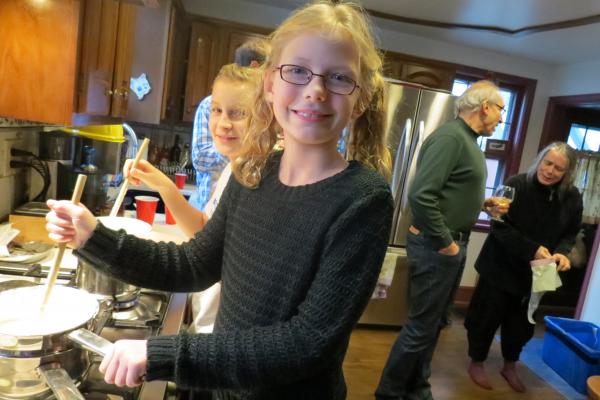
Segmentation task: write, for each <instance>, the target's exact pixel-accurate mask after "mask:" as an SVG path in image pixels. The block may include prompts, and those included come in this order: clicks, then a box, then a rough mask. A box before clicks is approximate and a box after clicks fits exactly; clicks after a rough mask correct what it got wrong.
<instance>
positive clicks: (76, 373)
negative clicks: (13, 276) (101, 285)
mask: <svg viewBox="0 0 600 400" xmlns="http://www.w3.org/2000/svg"><path fill="white" fill-rule="evenodd" d="M43 294H44V287H43V286H35V287H22V288H17V289H10V290H6V291H3V292H0V398H2V399H37V398H43V397H45V396H47V395H48V394H49V392H50V390H52V391H53V392H54V395H55V396H56V397H57V398H58V399H59V400H67V399H68V400H72V399H83V396H81V394H80V393H79V391H78V390H77V387H76V385H75V382H74V380H77V379H79V378H80V377H82V376H83V375H84V374H85V373H86V371H87V369H88V367H89V358H88V353H87V352H86V351H84V350H82V348H85V349H87V350H92V351H94V352H96V353H98V354H101V355H104V353H105V352H106V351H107V350H108V349H109V348H110V346H111V345H112V344H111V343H110V342H109V341H107V340H106V339H104V338H101V337H99V336H97V335H95V334H94V333H93V332H91V331H89V330H87V329H85V328H88V327H89V328H92V329H93V328H98V327H94V323H95V321H96V317H98V314H99V311H100V305H99V303H98V300H97V299H96V298H95V297H94V296H93V295H91V294H89V293H87V292H84V291H82V290H79V289H74V288H69V287H63V286H56V287H54V288H53V291H52V295H51V296H50V300H49V302H48V304H47V305H46V307H45V308H44V309H43V310H41V308H40V306H41V304H42V298H43Z"/></svg>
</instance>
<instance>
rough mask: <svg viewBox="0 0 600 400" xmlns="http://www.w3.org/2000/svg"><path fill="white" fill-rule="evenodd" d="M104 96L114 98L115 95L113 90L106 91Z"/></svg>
mask: <svg viewBox="0 0 600 400" xmlns="http://www.w3.org/2000/svg"><path fill="white" fill-rule="evenodd" d="M104 95H105V96H112V95H113V91H112V90H110V89H106V90H105V91H104Z"/></svg>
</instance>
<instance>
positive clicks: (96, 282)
mask: <svg viewBox="0 0 600 400" xmlns="http://www.w3.org/2000/svg"><path fill="white" fill-rule="evenodd" d="M98 221H100V222H102V224H103V225H104V226H106V227H107V228H110V229H114V230H119V229H124V230H125V231H126V232H127V233H129V234H130V235H136V236H143V235H145V234H147V233H148V232H150V231H151V230H152V226H151V225H149V224H148V223H146V222H144V221H142V220H139V219H135V218H126V217H99V218H98ZM75 286H77V287H78V288H81V289H83V290H85V291H86V292H89V293H93V294H95V295H96V296H97V297H104V298H111V299H113V300H114V301H115V302H116V303H117V304H127V303H129V302H132V301H134V300H135V299H136V298H137V297H138V295H139V292H140V288H139V287H137V286H134V285H131V284H128V283H125V282H123V281H121V280H118V279H115V278H112V277H111V276H109V275H108V274H106V273H104V272H101V271H98V270H97V269H96V268H94V266H93V265H92V264H90V263H87V262H85V261H83V260H79V263H78V265H77V273H76V274H75Z"/></svg>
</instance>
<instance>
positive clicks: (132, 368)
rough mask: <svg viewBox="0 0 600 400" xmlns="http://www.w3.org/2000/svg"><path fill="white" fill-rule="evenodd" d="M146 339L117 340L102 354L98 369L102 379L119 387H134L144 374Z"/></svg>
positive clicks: (140, 382)
mask: <svg viewBox="0 0 600 400" xmlns="http://www.w3.org/2000/svg"><path fill="white" fill-rule="evenodd" d="M146 362H147V358H146V340H118V341H116V342H115V344H114V345H113V346H112V349H111V350H110V351H109V352H108V353H107V354H106V355H105V356H104V358H103V359H102V363H100V367H99V368H98V370H99V371H100V372H101V373H103V374H104V381H105V382H106V383H109V384H115V385H117V386H119V387H121V386H125V385H127V386H129V387H136V386H139V385H141V384H142V377H143V376H144V375H145V374H146Z"/></svg>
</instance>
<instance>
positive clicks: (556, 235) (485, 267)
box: [475, 174, 583, 295]
mask: <svg viewBox="0 0 600 400" xmlns="http://www.w3.org/2000/svg"><path fill="white" fill-rule="evenodd" d="M506 185H508V186H512V187H514V188H515V199H514V201H513V203H512V204H511V206H510V210H509V212H508V214H507V215H506V216H505V217H504V221H505V222H496V221H492V229H491V232H490V234H489V235H488V237H487V239H486V241H485V243H484V244H483V248H482V249H481V253H479V257H478V258H477V261H476V262H475V269H476V270H477V271H478V272H479V274H480V275H481V278H482V279H485V280H486V281H487V282H488V283H489V284H491V285H493V286H495V287H497V288H499V289H502V290H505V291H507V292H509V293H513V294H516V295H527V294H528V293H530V292H531V267H530V265H529V262H530V261H531V260H533V258H534V255H535V252H536V251H537V249H538V248H539V247H540V246H544V247H546V248H547V249H548V250H549V251H550V253H552V254H554V253H561V254H564V255H567V254H568V253H569V251H570V250H571V247H573V244H574V243H575V236H576V235H577V233H578V232H579V229H580V227H581V213H582V210H583V203H582V200H581V195H580V194H579V191H578V190H577V189H576V188H572V189H570V190H569V191H567V192H566V193H564V194H563V195H562V196H559V195H558V191H557V188H556V187H555V186H545V185H542V184H540V183H539V182H538V180H537V178H536V177H535V176H534V177H533V178H528V177H527V175H526V174H520V175H515V176H512V177H510V178H509V179H508V180H507V181H506ZM559 197H560V198H559Z"/></svg>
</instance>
